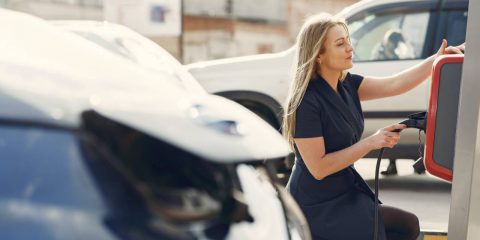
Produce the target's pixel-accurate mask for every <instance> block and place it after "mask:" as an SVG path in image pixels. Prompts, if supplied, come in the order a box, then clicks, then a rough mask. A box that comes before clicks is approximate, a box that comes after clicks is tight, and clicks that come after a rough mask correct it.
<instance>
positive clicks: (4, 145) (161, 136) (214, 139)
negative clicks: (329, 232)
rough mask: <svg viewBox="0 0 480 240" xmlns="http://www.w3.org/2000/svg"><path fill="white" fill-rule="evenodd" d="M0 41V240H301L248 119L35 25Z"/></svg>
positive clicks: (299, 222) (18, 26)
mask: <svg viewBox="0 0 480 240" xmlns="http://www.w3.org/2000/svg"><path fill="white" fill-rule="evenodd" d="M0 29H1V31H2V33H3V34H2V38H1V39H0V51H1V52H2V54H0V75H1V76H2V77H1V78H0V159H2V167H1V168H0V239H9V240H10V239H39V240H42V239H62V240H63V239H206V238H208V239H251V238H252V236H255V239H270V238H272V237H273V238H276V239H304V238H307V239H309V232H308V226H307V224H306V222H305V219H304V218H303V216H302V215H301V211H300V210H299V209H298V207H297V206H296V204H295V203H294V202H293V201H292V200H291V198H290V196H289V195H288V194H286V193H285V192H283V191H280V190H279V189H278V188H277V187H276V185H275V184H274V183H273V181H272V176H271V175H272V173H271V171H269V169H268V168H267V167H268V166H269V164H268V162H269V161H268V160H269V159H274V158H278V157H282V156H286V155H287V154H288V147H287V144H286V143H285V141H284V140H283V139H282V137H281V136H280V135H279V134H278V132H276V131H274V130H272V129H271V128H270V126H268V124H266V123H264V122H263V121H262V120H261V119H260V118H258V117H257V116H255V115H254V114H252V113H250V112H249V111H248V110H246V109H244V108H243V107H241V106H240V105H238V104H236V103H233V102H232V101H230V100H226V99H224V98H220V97H217V96H211V95H208V94H199V95H192V94H190V93H189V92H188V91H186V90H185V88H184V87H182V86H179V85H178V84H174V83H173V82H175V81H178V79H176V78H175V77H174V76H176V74H178V73H176V72H175V69H173V70H172V69H169V70H172V71H171V72H162V71H158V72H156V73H155V74H154V73H152V72H151V71H147V70H146V69H144V68H141V67H139V66H138V65H136V64H132V62H131V61H128V60H126V59H124V58H121V57H118V56H117V55H115V54H112V53H111V52H109V51H106V50H105V49H104V48H103V47H100V46H98V45H97V44H94V43H92V42H90V41H87V40H85V39H83V38H81V37H79V36H77V35H75V34H72V33H70V32H66V31H63V30H61V29H58V28H57V27H54V26H52V25H51V24H48V23H47V22H45V21H43V20H41V19H38V18H35V17H32V16H29V15H26V14H22V13H17V12H12V11H8V10H1V9H0ZM166 69H168V68H166ZM265 143H268V146H269V147H265ZM265 160H266V166H267V167H264V165H262V164H258V163H263V161H265Z"/></svg>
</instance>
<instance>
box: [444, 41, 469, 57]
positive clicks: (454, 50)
mask: <svg viewBox="0 0 480 240" xmlns="http://www.w3.org/2000/svg"><path fill="white" fill-rule="evenodd" d="M464 51H465V43H462V44H460V45H458V46H448V47H447V40H445V39H443V40H442V45H441V46H440V48H439V49H438V51H437V57H439V56H441V55H445V54H462V53H463V52H464Z"/></svg>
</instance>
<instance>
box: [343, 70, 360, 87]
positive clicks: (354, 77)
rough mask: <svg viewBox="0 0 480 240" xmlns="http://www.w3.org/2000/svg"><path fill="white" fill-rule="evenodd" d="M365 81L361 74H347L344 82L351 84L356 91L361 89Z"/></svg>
mask: <svg viewBox="0 0 480 240" xmlns="http://www.w3.org/2000/svg"><path fill="white" fill-rule="evenodd" d="M362 81H363V76H362V75H359V74H353V73H350V72H349V73H347V75H346V76H345V79H344V80H343V82H344V84H349V85H351V86H353V87H354V88H355V89H356V90H358V88H359V87H360V84H361V83H362Z"/></svg>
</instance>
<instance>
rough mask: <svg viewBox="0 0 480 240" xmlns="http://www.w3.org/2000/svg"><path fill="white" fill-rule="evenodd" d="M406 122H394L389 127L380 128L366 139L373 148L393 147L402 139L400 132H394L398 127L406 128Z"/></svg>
mask: <svg viewBox="0 0 480 240" xmlns="http://www.w3.org/2000/svg"><path fill="white" fill-rule="evenodd" d="M406 127H407V126H406V125H405V124H392V125H390V126H388V127H384V128H381V129H379V130H378V131H377V132H376V133H375V134H373V135H372V136H370V137H367V138H365V139H364V140H365V141H366V142H367V143H368V146H369V147H370V148H371V149H372V150H376V149H380V148H384V147H387V148H393V147H394V146H395V145H396V144H397V143H398V141H399V140H400V132H393V131H394V130H396V129H405V128H406Z"/></svg>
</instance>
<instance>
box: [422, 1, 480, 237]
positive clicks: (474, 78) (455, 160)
mask: <svg viewBox="0 0 480 240" xmlns="http://www.w3.org/2000/svg"><path fill="white" fill-rule="evenodd" d="M468 9H469V10H468V22H467V36H466V45H468V50H466V53H465V58H464V59H463V64H462V63H461V62H460V59H454V58H450V59H449V58H448V57H446V58H442V59H439V61H438V62H437V65H436V66H435V69H434V72H433V74H434V75H435V74H436V78H437V79H438V82H437V84H438V86H436V88H437V90H438V91H437V93H435V92H432V96H431V97H434V96H433V94H436V101H437V102H436V103H433V102H432V101H431V102H430V106H429V113H428V117H427V118H428V119H427V126H428V127H427V135H426V146H425V148H426V149H425V160H424V161H425V165H426V169H427V171H429V172H430V173H431V174H433V175H435V176H438V177H440V178H442V179H446V180H449V181H451V182H452V191H451V202H450V214H449V223H448V239H454V240H477V239H479V236H480V228H479V227H478V226H480V188H479V186H480V121H479V118H480V117H479V113H480V111H479V109H480V79H479V70H480V48H479V47H478V46H479V45H480V31H479V29H480V1H474V0H471V1H469V7H468ZM453 57H454V56H453ZM459 69H460V70H461V71H460V74H459V73H458V71H459ZM459 76H460V77H459ZM434 77H435V76H434ZM452 79H453V81H452V82H449V81H450V80H452ZM455 79H456V81H458V80H460V82H456V83H455V82H454V81H455ZM432 80H433V81H435V80H434V79H433V78H432ZM450 84H457V86H454V87H452V86H450ZM432 87H433V85H432ZM432 89H433V88H432ZM455 94H458V95H457V96H456V97H455V96H450V95H455ZM449 98H450V100H452V99H456V102H449V101H448V99H449ZM445 101H447V102H445ZM454 108H456V110H455V109H454ZM432 124H434V125H433V126H432ZM437 144H439V145H437ZM427 148H428V149H427Z"/></svg>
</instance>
